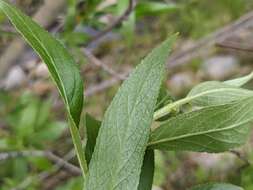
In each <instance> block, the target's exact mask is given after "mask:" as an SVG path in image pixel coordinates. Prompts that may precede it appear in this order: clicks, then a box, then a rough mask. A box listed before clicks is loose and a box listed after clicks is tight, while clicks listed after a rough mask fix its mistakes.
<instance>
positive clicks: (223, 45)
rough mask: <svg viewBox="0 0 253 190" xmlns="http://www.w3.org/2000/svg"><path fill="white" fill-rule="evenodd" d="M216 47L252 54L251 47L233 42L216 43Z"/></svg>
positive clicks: (252, 49)
mask: <svg viewBox="0 0 253 190" xmlns="http://www.w3.org/2000/svg"><path fill="white" fill-rule="evenodd" d="M216 46H217V47H220V48H227V49H232V50H237V51H245V52H251V53H253V47H252V46H242V45H241V44H239V43H235V42H226V41H225V42H218V43H216Z"/></svg>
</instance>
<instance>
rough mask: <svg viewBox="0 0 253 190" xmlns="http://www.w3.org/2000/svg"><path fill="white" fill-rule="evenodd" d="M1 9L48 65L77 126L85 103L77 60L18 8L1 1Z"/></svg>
mask: <svg viewBox="0 0 253 190" xmlns="http://www.w3.org/2000/svg"><path fill="white" fill-rule="evenodd" d="M0 10H1V11H2V12H3V13H4V14H5V15H6V16H7V17H8V18H9V19H10V21H11V22H12V24H13V25H14V26H15V28H16V29H17V31H18V32H19V33H20V34H21V35H22V36H23V38H24V39H25V40H26V41H27V42H28V43H29V44H30V45H31V46H32V48H33V49H34V50H35V51H36V52H37V53H38V54H39V56H40V57H41V58H42V59H43V61H44V62H45V63H46V64H47V66H48V69H49V71H50V74H51V76H52V78H53V79H54V81H55V82H56V84H57V87H58V89H59V91H60V94H61V96H62V97H63V99H64V102H65V104H66V106H67V110H68V112H69V114H70V116H71V118H72V119H73V121H74V122H75V124H76V126H78V124H79V120H80V114H81V111H82V106H83V84H82V80H81V77H80V73H79V70H78V67H77V65H76V64H75V62H74V59H73V58H72V57H71V56H70V55H69V53H68V52H67V50H66V49H65V48H64V46H63V45H62V44H61V43H60V42H59V41H57V40H56V39H55V38H53V37H52V36H51V35H50V34H49V33H48V32H46V31H45V30H44V29H43V28H41V27H40V26H39V25H38V24H36V23H35V22H34V21H32V19H30V18H29V17H28V16H26V15H24V14H23V13H21V12H20V11H19V10H18V9H16V8H15V7H13V6H11V5H10V4H8V3H6V2H5V1H3V0H0Z"/></svg>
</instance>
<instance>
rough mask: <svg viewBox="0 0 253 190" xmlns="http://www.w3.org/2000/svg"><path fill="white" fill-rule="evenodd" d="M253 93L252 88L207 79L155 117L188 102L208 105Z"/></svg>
mask: <svg viewBox="0 0 253 190" xmlns="http://www.w3.org/2000/svg"><path fill="white" fill-rule="evenodd" d="M252 95H253V91H251V90H247V89H243V88H238V87H235V86H231V85H228V84H224V83H222V82H218V81H207V82H203V83H200V84H199V85H197V86H195V87H194V88H193V89H192V90H191V91H190V92H189V93H188V95H187V96H186V97H185V98H183V99H181V100H178V101H176V102H173V103H170V104H168V105H166V106H164V107H163V108H161V109H159V110H157V111H156V112H155V114H154V119H155V120H157V119H160V118H162V117H164V116H165V115H168V114H171V112H173V111H175V110H177V109H179V108H180V107H181V106H182V105H184V104H187V103H190V104H191V105H193V106H197V107H206V106H214V105H221V104H226V103H230V102H233V101H237V100H240V99H242V98H246V97H250V96H252Z"/></svg>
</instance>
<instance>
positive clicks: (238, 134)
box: [149, 97, 253, 152]
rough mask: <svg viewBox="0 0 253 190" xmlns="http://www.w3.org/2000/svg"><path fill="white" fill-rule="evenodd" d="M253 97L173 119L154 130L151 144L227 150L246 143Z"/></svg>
mask: <svg viewBox="0 0 253 190" xmlns="http://www.w3.org/2000/svg"><path fill="white" fill-rule="evenodd" d="M252 120H253V97H249V98H244V99H241V100H239V101H236V102H233V103H230V104H224V105H218V106H210V107H206V108H203V109H200V110H197V111H193V112H189V113H184V114H181V115H178V116H176V117H173V118H172V119H169V120H168V121H166V122H164V123H162V124H161V126H160V127H158V128H157V129H155V130H154V131H153V132H152V133H151V137H150V141H149V147H150V148H154V149H162V150H170V151H180V150H188V151H197V152H223V151H226V150H229V149H231V148H235V147H238V146H240V145H242V144H244V143H245V141H246V140H247V137H248V136H249V132H250V127H251V121H252Z"/></svg>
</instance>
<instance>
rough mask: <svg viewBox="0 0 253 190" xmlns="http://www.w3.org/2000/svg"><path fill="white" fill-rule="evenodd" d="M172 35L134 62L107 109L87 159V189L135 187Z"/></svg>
mask: <svg viewBox="0 0 253 190" xmlns="http://www.w3.org/2000/svg"><path fill="white" fill-rule="evenodd" d="M174 38H175V37H172V38H170V39H168V40H166V41H165V42H164V43H162V45H160V46H159V47H158V48H156V49H154V50H153V51H152V52H151V54H149V55H148V56H147V57H146V58H145V59H144V60H143V62H142V63H141V64H140V65H138V67H137V68H136V69H135V70H134V72H133V73H132V74H131V75H130V76H129V78H128V79H127V80H126V81H125V82H124V83H123V85H122V86H121V88H120V89H119V91H118V92H117V94H116V96H115V97H114V99H113V101H112V103H111V104H110V106H109V108H108V109H107V111H106V113H105V116H104V120H103V122H102V126H101V128H100V130H99V134H98V137H97V143H96V146H95V150H94V153H93V156H92V159H91V162H90V170H89V176H88V180H87V189H88V190H93V189H96V190H103V189H108V190H111V189H114V190H136V189H137V188H138V183H139V177H140V176H139V175H140V172H141V165H142V161H143V157H144V152H145V148H146V143H147V141H148V136H149V130H150V129H149V127H150V125H151V122H152V117H153V111H154V109H155V103H156V99H157V96H158V93H159V88H160V85H161V81H162V78H163V73H164V65H165V61H166V59H167V57H168V53H169V51H170V47H171V43H172V42H173V41H174ZM127 182H129V183H127Z"/></svg>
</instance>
